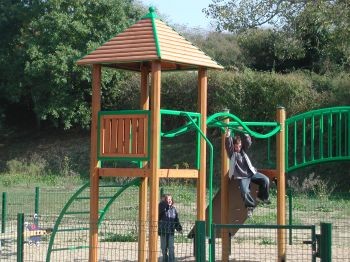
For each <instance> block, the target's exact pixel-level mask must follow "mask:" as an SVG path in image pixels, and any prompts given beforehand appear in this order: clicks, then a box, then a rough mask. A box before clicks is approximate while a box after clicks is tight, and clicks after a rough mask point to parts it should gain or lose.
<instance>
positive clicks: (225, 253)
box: [213, 109, 232, 261]
mask: <svg viewBox="0 0 350 262" xmlns="http://www.w3.org/2000/svg"><path fill="white" fill-rule="evenodd" d="M226 112H227V113H228V112H229V111H228V109H227V110H226ZM224 123H229V119H225V120H224ZM225 138H226V134H225V133H223V134H222V135H221V196H220V197H221V210H220V212H221V214H220V217H221V224H228V222H229V221H228V219H229V218H228V209H229V205H228V190H229V188H228V182H229V177H228V169H229V161H230V160H229V158H228V157H227V153H226V149H225ZM231 201H232V199H231ZM213 234H215V232H213ZM228 234H229V233H228V230H227V229H224V228H223V229H222V231H221V240H222V245H221V252H222V258H221V260H222V261H229V255H230V248H229V244H230V242H229V235H228Z"/></svg>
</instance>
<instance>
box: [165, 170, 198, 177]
mask: <svg viewBox="0 0 350 262" xmlns="http://www.w3.org/2000/svg"><path fill="white" fill-rule="evenodd" d="M159 172H160V173H159V177H162V178H198V176H199V171H198V170H197V169H160V170H159Z"/></svg>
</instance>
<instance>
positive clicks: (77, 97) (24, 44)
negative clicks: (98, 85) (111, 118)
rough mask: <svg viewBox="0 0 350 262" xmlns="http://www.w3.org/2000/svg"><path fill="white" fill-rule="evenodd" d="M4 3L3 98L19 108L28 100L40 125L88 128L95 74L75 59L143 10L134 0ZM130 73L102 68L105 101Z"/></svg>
mask: <svg viewBox="0 0 350 262" xmlns="http://www.w3.org/2000/svg"><path fill="white" fill-rule="evenodd" d="M6 2H7V3H3V4H1V5H0V12H1V13H0V15H1V16H0V17H2V18H1V20H0V28H1V30H2V29H6V28H8V30H5V31H4V38H2V39H1V41H0V54H1V57H0V58H1V65H0V71H1V76H0V88H1V95H0V101H1V102H4V104H5V105H7V106H9V105H10V104H15V105H17V107H16V106H15V107H16V110H17V111H18V110H22V109H23V107H22V106H20V105H23V104H25V105H26V106H25V107H26V109H27V110H29V111H30V112H33V113H34V114H35V117H36V119H37V124H38V125H40V123H41V122H42V121H43V120H48V121H49V122H50V123H53V124H54V125H56V126H63V127H64V128H65V129H68V128H71V127H72V126H82V127H87V126H88V125H89V123H90V99H91V98H90V94H91V83H90V82H91V79H90V75H91V73H90V69H89V68H88V67H80V66H77V65H76V61H77V60H79V59H80V58H81V57H83V56H84V55H85V54H87V53H88V52H90V51H92V50H94V49H95V48H96V47H98V46H99V45H101V44H102V43H104V42H105V41H107V40H108V39H110V38H111V37H113V36H115V35H116V34H117V33H119V32H121V31H122V30H124V29H125V28H127V27H128V26H129V25H130V24H132V23H134V22H135V21H136V20H138V19H140V18H141V16H142V15H143V14H144V13H146V12H145V9H144V8H143V7H142V6H141V5H137V4H135V3H134V1H132V0H128V1H125V0H100V1H89V0H76V1H70V0H49V1H44V0H37V1H9V0H6ZM2 32H3V31H2ZM128 77H129V76H128V75H127V74H125V73H120V72H115V71H111V70H104V76H103V80H104V81H103V83H102V90H103V94H102V101H105V102H106V103H107V104H110V103H111V101H110V100H111V99H117V98H118V95H119V93H118V91H117V90H118V88H119V87H118V85H117V84H118V83H120V82H121V81H125V79H128ZM107 87H108V88H107ZM114 103H115V104H117V101H114ZM3 111H4V110H3ZM6 112H7V114H10V112H9V111H8V110H7V111H6ZM0 113H1V112H0Z"/></svg>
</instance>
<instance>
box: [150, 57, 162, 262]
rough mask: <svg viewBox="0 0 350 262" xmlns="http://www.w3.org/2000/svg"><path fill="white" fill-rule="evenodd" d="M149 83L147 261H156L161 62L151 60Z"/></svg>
mask: <svg viewBox="0 0 350 262" xmlns="http://www.w3.org/2000/svg"><path fill="white" fill-rule="evenodd" d="M151 75H152V84H151V97H152V99H151V157H150V169H151V177H150V186H151V188H150V221H149V223H150V224H149V261H151V262H156V261H158V202H159V157H158V153H159V148H160V80H161V64H160V62H159V61H154V62H152V72H151Z"/></svg>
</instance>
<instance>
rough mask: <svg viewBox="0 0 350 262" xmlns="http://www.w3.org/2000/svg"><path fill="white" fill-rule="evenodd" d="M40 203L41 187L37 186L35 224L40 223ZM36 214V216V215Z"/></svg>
mask: <svg viewBox="0 0 350 262" xmlns="http://www.w3.org/2000/svg"><path fill="white" fill-rule="evenodd" d="M39 203H40V188H39V187H35V203H34V216H33V218H34V224H36V225H39ZM35 214H36V216H35Z"/></svg>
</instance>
